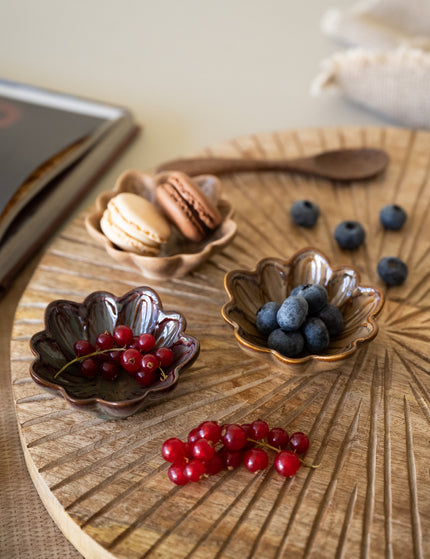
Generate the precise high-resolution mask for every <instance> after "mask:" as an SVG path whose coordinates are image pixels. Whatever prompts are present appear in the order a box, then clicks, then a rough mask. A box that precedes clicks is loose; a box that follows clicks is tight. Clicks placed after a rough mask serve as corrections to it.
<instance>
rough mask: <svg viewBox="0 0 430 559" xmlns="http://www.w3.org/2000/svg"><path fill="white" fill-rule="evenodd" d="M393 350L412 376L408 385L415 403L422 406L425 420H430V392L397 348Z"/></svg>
mask: <svg viewBox="0 0 430 559" xmlns="http://www.w3.org/2000/svg"><path fill="white" fill-rule="evenodd" d="M394 352H395V353H396V355H397V357H398V358H399V360H400V361H401V362H402V363H403V366H404V367H405V369H406V370H407V371H408V373H409V374H410V376H411V378H412V382H410V383H409V385H410V387H411V389H412V391H413V393H414V395H415V398H416V400H417V403H418V404H419V405H420V407H421V408H422V410H423V412H424V416H425V417H426V418H427V421H430V415H429V406H430V393H429V391H428V390H427V388H426V387H425V386H424V384H423V383H422V382H421V381H420V379H419V378H418V377H417V376H416V374H415V372H414V370H413V368H412V366H411V364H410V363H409V362H408V361H407V360H406V359H405V358H404V357H403V356H402V355H401V354H400V353H399V352H398V351H397V350H394ZM425 372H427V370H425ZM414 384H415V385H416V386H417V388H418V390H419V392H420V393H421V394H418V392H417V389H416V388H415V386H414Z"/></svg>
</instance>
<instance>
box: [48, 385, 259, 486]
mask: <svg viewBox="0 0 430 559" xmlns="http://www.w3.org/2000/svg"><path fill="white" fill-rule="evenodd" d="M265 382H267V378H264V379H259V380H257V381H254V382H252V383H248V384H247V385H245V386H241V387H237V388H234V389H232V390H229V391H226V392H224V393H223V394H218V395H216V396H210V397H208V398H205V399H204V400H198V401H196V402H192V403H190V404H188V405H186V406H183V407H182V408H180V409H176V410H174V411H172V412H170V413H165V414H164V415H162V416H160V417H158V418H157V419H151V421H150V425H151V426H155V425H159V424H162V423H164V422H166V421H168V420H169V419H172V418H175V417H177V416H178V415H183V414H187V413H189V412H190V411H195V410H196V409H199V408H200V407H205V406H206V405H207V404H208V403H212V402H216V401H220V400H223V399H225V398H227V397H228V396H231V395H235V394H239V393H240V392H246V391H247V390H248V389H249V388H253V387H256V386H258V385H260V384H262V383H265ZM145 423H146V422H144V423H141V424H137V425H135V426H134V427H130V428H129V429H127V430H125V431H124V432H122V433H114V434H113V435H110V436H109V437H102V438H100V439H98V440H97V441H95V442H93V443H91V444H88V445H86V446H85V447H82V448H80V449H78V450H76V451H74V452H70V453H69V454H65V455H64V456H63V457H61V458H57V459H56V460H53V461H51V462H48V463H47V464H45V465H44V466H42V467H41V468H40V469H39V471H42V472H45V471H47V470H50V469H52V468H55V467H58V466H60V465H62V464H67V463H68V462H71V461H73V460H74V459H76V458H77V457H79V456H84V455H85V454H88V453H90V452H93V451H94V450H96V449H98V448H101V447H102V446H106V445H108V444H109V443H111V442H117V441H119V440H121V439H127V438H132V437H131V435H134V434H136V433H139V432H140V431H141V430H143V429H144V426H145ZM142 444H143V443H142V441H134V442H133V443H129V444H128V445H127V446H126V447H122V448H120V449H118V450H117V451H115V452H113V453H112V454H110V455H109V456H104V457H103V458H102V459H100V460H97V461H96V462H94V463H93V466H95V465H103V464H105V463H107V462H108V461H109V460H112V459H113V458H115V457H116V456H117V455H121V454H122V453H123V452H124V449H134V448H139V447H140V446H141V445H142ZM86 471H87V468H83V469H82V470H81V471H80V473H81V474H83V473H85V472H86ZM77 475H78V474H73V475H72V476H70V477H69V478H65V479H64V480H62V481H61V482H59V483H58V484H56V485H55V486H54V487H53V488H52V489H57V488H58V487H60V486H62V485H65V484H67V483H69V482H70V481H73V480H75V479H76V476H77Z"/></svg>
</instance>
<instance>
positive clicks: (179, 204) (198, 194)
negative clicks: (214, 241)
mask: <svg viewBox="0 0 430 559" xmlns="http://www.w3.org/2000/svg"><path fill="white" fill-rule="evenodd" d="M155 195H156V199H157V202H158V204H159V206H160V208H161V209H162V210H163V212H164V214H165V215H166V216H167V218H168V219H169V220H170V221H171V222H172V223H173V224H174V225H176V227H177V228H178V229H179V231H181V233H182V234H183V235H184V237H186V238H187V239H189V240H190V241H201V240H203V239H204V238H205V237H207V236H208V235H209V234H210V233H212V231H214V229H216V228H217V227H218V225H220V223H221V221H222V216H221V214H220V212H219V211H218V208H217V207H216V205H215V204H214V203H213V202H212V201H211V200H209V198H208V197H207V196H206V195H205V194H204V192H203V191H202V190H201V189H200V188H199V186H198V185H197V184H196V183H195V182H194V181H193V180H192V179H191V178H190V177H189V176H188V175H186V174H185V173H180V172H173V173H169V174H168V175H166V176H165V177H163V178H162V179H161V180H160V182H159V184H158V185H157V188H156V191H155Z"/></svg>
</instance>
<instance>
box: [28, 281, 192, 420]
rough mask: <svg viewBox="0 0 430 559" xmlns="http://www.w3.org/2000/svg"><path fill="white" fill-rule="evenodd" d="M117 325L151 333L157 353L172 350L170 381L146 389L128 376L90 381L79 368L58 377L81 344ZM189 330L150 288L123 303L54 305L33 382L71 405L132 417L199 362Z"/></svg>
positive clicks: (90, 300) (35, 340) (34, 345)
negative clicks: (182, 372) (56, 393)
mask: <svg viewBox="0 0 430 559" xmlns="http://www.w3.org/2000/svg"><path fill="white" fill-rule="evenodd" d="M117 324H126V325H127V326H130V328H131V329H132V330H133V333H134V335H139V334H142V333H144V332H149V333H151V334H153V336H154V337H155V339H156V347H161V346H165V347H170V348H171V349H172V351H173V353H174V361H173V363H172V365H170V366H169V367H167V368H166V369H165V371H164V372H165V374H166V376H167V378H166V379H165V380H160V381H158V382H157V383H155V384H154V385H152V386H149V387H144V386H140V385H139V384H138V383H137V381H136V380H135V378H134V377H133V376H130V375H129V374H127V373H126V372H125V371H122V372H121V373H120V375H119V377H118V378H117V379H116V380H114V381H110V380H105V379H103V378H102V377H101V376H100V375H97V376H96V377H95V378H92V379H89V378H85V377H83V376H82V375H81V374H80V372H79V364H77V363H76V364H73V365H71V366H69V367H68V368H67V369H66V370H65V371H64V372H62V373H61V374H60V375H57V373H58V371H59V370H60V369H61V368H62V367H63V365H65V364H66V363H68V362H69V361H71V360H73V359H74V357H75V353H74V351H73V344H74V343H75V342H76V341H77V340H80V339H87V340H89V341H90V342H91V343H92V344H93V345H94V344H95V341H96V338H97V335H98V334H99V333H100V332H104V331H106V330H107V331H109V332H112V331H113V329H114V328H115V326H116V325H117ZM185 325H186V322H185V318H184V317H183V316H182V315H181V314H180V313H176V312H164V311H163V308H162V304H161V301H160V299H159V297H158V295H157V294H156V293H155V291H153V290H152V289H150V288H148V287H138V288H136V289H133V290H132V291H129V292H128V293H126V294H125V295H123V296H122V297H115V296H114V295H112V294H110V293H107V292H103V291H98V292H95V293H92V294H91V295H89V296H88V297H87V298H86V299H85V301H84V302H83V303H75V302H73V301H66V300H58V301H53V302H52V303H50V304H49V305H48V306H47V308H46V311H45V329H44V330H43V331H41V332H38V333H37V334H35V335H34V336H33V337H32V338H31V341H30V346H31V349H32V351H33V353H34V354H35V355H36V359H35V360H34V362H33V363H32V365H31V376H32V377H33V379H34V380H35V381H36V382H37V383H38V384H41V385H42V386H44V387H45V388H47V389H51V390H55V391H57V392H58V393H59V394H61V395H62V396H64V398H66V400H68V401H69V402H70V403H71V404H74V405H76V406H84V407H85V408H86V409H89V410H94V411H98V412H101V413H104V414H106V415H108V416H111V417H118V418H122V417H127V416H129V415H131V414H133V413H135V412H136V411H138V410H141V409H142V408H144V407H145V406H147V405H148V404H149V403H151V402H152V401H154V400H155V399H157V398H159V397H160V395H162V393H163V392H165V391H166V390H169V389H171V388H173V386H174V385H175V384H176V383H177V382H178V379H179V374H180V372H181V370H182V369H183V368H184V367H185V366H187V365H189V364H191V362H192V361H193V359H194V358H195V357H196V356H197V354H198V351H199V343H198V341H197V340H196V339H195V338H193V337H192V336H187V335H185V334H184V330H185Z"/></svg>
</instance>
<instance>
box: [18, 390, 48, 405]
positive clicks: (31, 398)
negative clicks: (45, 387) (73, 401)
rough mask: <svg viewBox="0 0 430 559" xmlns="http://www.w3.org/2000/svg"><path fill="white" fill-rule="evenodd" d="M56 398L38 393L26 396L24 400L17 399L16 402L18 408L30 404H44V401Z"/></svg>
mask: <svg viewBox="0 0 430 559" xmlns="http://www.w3.org/2000/svg"><path fill="white" fill-rule="evenodd" d="M55 397H56V396H54V395H53V394H46V393H44V392H43V393H40V394H34V395H33V396H27V397H26V398H19V399H18V400H16V403H17V405H18V406H19V405H20V404H31V403H32V402H44V401H45V400H46V401H47V400H53V399H54V398H55Z"/></svg>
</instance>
